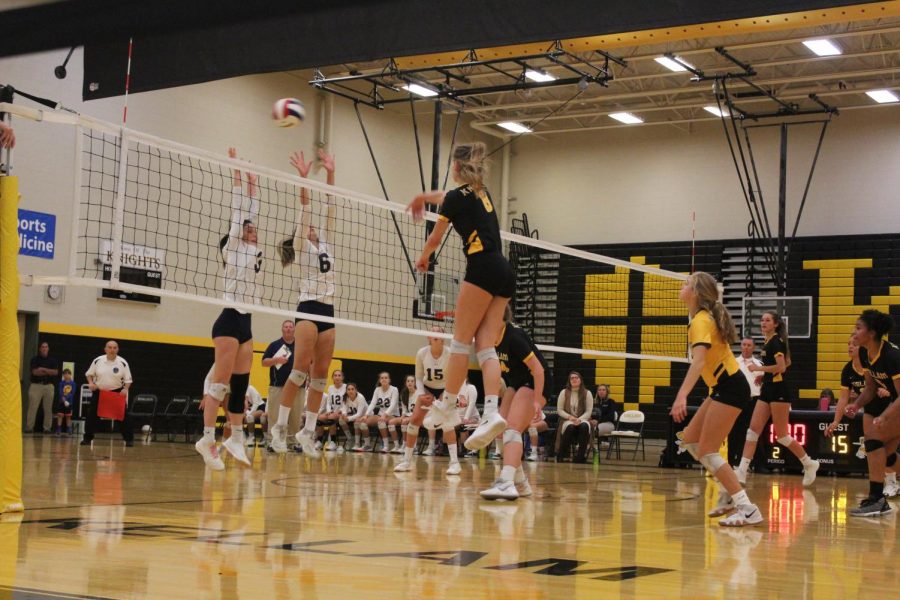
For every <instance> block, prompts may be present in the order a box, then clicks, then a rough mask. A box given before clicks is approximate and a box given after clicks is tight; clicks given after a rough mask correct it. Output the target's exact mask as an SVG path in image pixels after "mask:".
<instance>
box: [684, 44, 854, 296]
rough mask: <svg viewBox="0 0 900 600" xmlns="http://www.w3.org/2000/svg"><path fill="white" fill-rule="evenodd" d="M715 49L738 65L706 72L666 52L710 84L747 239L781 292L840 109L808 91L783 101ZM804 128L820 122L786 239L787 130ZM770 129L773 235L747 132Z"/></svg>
mask: <svg viewBox="0 0 900 600" xmlns="http://www.w3.org/2000/svg"><path fill="white" fill-rule="evenodd" d="M716 52H717V53H718V54H719V55H720V56H722V57H723V58H724V59H726V60H727V61H728V62H730V63H731V65H732V66H734V67H737V69H735V70H732V71H729V72H726V73H720V74H716V75H707V74H706V73H704V72H703V71H702V70H700V69H697V68H696V67H694V66H692V65H689V64H687V63H685V62H683V61H682V60H680V59H679V58H678V57H677V56H674V55H673V54H667V55H666V56H667V57H668V58H670V59H671V60H673V61H675V62H677V63H678V64H680V65H681V66H682V67H684V68H685V69H686V70H688V71H690V72H691V73H692V74H693V77H692V78H691V80H692V81H694V82H710V81H711V82H713V94H714V95H715V98H716V106H717V110H718V113H719V117H720V118H721V121H722V128H723V130H724V132H725V139H726V141H727V142H728V148H729V150H730V152H731V158H732V161H733V163H734V167H735V171H736V172H737V176H738V181H739V182H740V186H741V192H742V193H743V195H744V202H745V204H746V206H747V211H748V212H749V214H750V222H749V224H748V226H747V232H748V236H749V237H750V239H751V247H752V248H755V247H756V246H761V247H762V252H761V254H759V255H760V256H761V257H762V259H763V261H764V266H765V269H766V270H767V271H768V276H769V278H770V282H771V283H774V284H775V288H776V293H777V294H778V295H781V296H783V295H784V294H785V293H786V289H787V265H786V263H787V252H788V245H789V242H790V241H793V239H794V238H795V237H796V236H797V229H798V227H799V226H800V218H801V217H802V216H803V209H804V207H805V206H806V200H807V197H808V196H809V188H810V185H811V184H812V179H813V175H814V173H815V170H816V164H817V163H818V160H819V153H820V151H821V150H822V142H823V141H824V139H825V133H826V131H827V129H828V125H829V123H831V120H832V118H833V117H836V116H838V115H839V111H838V109H837V108H836V107H833V106H830V105H828V104H826V103H825V102H823V101H822V100H821V99H820V98H819V97H818V96H816V95H815V94H809V95H808V96H807V99H806V101H804V102H802V103H798V102H790V101H786V100H783V99H781V98H779V97H778V95H777V94H776V93H775V92H773V91H771V90H768V89H766V88H764V87H762V86H760V85H757V84H756V83H755V82H754V81H753V78H754V77H755V76H756V74H757V73H756V70H755V69H754V68H753V67H752V66H751V65H750V64H748V63H746V62H743V61H741V60H740V59H738V58H737V57H735V56H734V55H732V54H731V53H729V52H728V50H726V49H725V48H723V47H721V46H720V47H718V48H716ZM747 88H750V93H747ZM748 97H752V99H753V101H754V102H764V104H763V110H750V109H748V108H747V99H748ZM802 126H818V127H819V128H820V129H819V137H818V141H817V143H816V150H815V153H814V155H813V159H812V163H811V165H810V167H809V173H808V174H807V177H806V184H805V186H804V189H803V196H802V198H801V200H800V208H799V210H798V211H797V218H796V220H795V221H794V227H793V230H792V232H791V234H790V239H788V235H787V223H786V212H787V159H788V133H789V130H790V129H791V128H792V127H802ZM768 128H777V129H778V130H779V149H778V153H779V175H778V207H777V208H778V210H777V213H776V219H777V231H776V232H775V233H773V231H772V225H771V222H770V219H769V214H768V210H767V206H766V201H765V197H764V195H763V190H762V184H761V183H760V178H759V171H758V168H757V162H756V155H755V152H754V147H753V143H752V139H751V131H753V130H754V129H768ZM755 255H756V253H755V252H754V253H753V254H751V258H752V257H753V256H755ZM751 267H752V265H751ZM747 283H748V289H749V291H750V293H751V294H752V293H753V291H754V288H755V282H754V270H753V269H752V268H751V269H749V272H748V282H747Z"/></svg>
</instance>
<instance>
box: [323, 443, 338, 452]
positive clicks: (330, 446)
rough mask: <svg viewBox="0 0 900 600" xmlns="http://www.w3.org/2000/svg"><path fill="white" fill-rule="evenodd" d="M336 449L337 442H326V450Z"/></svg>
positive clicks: (332, 450)
mask: <svg viewBox="0 0 900 600" xmlns="http://www.w3.org/2000/svg"><path fill="white" fill-rule="evenodd" d="M336 449H337V444H335V443H334V442H328V443H327V444H325V451H326V452H334V451H335V450H336Z"/></svg>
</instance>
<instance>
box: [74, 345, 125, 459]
mask: <svg viewBox="0 0 900 600" xmlns="http://www.w3.org/2000/svg"><path fill="white" fill-rule="evenodd" d="M105 350H106V354H102V355H100V356H98V357H97V358H95V359H94V361H93V362H92V363H91V367H90V368H89V369H88V370H87V373H85V376H86V377H87V381H88V386H89V387H90V388H91V392H93V394H94V397H93V398H92V401H91V406H90V408H89V409H88V414H87V420H86V422H85V426H84V439H82V440H81V445H82V446H89V445H90V444H91V442H92V441H93V440H94V432H96V431H97V407H98V405H99V404H100V394H99V392H98V390H102V391H111V392H119V393H120V394H122V396H124V397H125V417H124V418H123V419H122V439H124V440H125V445H126V446H129V447H130V446H134V433H133V432H132V431H131V420H130V419H129V417H128V388H130V387H131V369H130V368H129V367H128V363H127V362H126V361H125V359H124V358H122V357H121V356H119V344H118V343H117V342H116V341H115V340H109V341H108V342H106V348H105Z"/></svg>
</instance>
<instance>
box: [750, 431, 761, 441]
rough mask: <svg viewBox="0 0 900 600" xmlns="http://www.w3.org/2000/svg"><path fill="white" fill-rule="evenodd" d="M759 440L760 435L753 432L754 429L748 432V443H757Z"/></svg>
mask: <svg viewBox="0 0 900 600" xmlns="http://www.w3.org/2000/svg"><path fill="white" fill-rule="evenodd" d="M758 440H759V434H758V433H756V432H755V431H753V430H752V429H748V430H747V441H748V442H756V441H758Z"/></svg>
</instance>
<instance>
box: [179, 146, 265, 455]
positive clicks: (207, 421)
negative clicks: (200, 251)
mask: <svg viewBox="0 0 900 600" xmlns="http://www.w3.org/2000/svg"><path fill="white" fill-rule="evenodd" d="M228 156H229V157H230V158H236V157H237V151H236V150H235V149H234V148H229V149H228ZM246 176H247V193H246V195H245V194H244V190H243V177H242V175H241V172H240V171H239V170H237V169H234V171H233V173H232V179H233V187H232V192H231V223H230V225H229V229H228V234H227V235H225V236H224V237H223V238H222V241H221V242H220V243H219V249H220V250H221V251H222V265H223V267H224V269H225V273H224V289H225V293H224V299H225V301H226V302H229V303H236V304H259V295H258V292H257V289H256V274H257V273H259V270H260V268H261V267H262V252H260V251H259V250H258V249H257V246H256V244H257V241H258V238H257V231H256V220H257V217H258V216H259V189H258V188H257V185H256V182H257V176H256V175H255V174H253V173H247V174H246ZM212 338H213V345H214V347H215V364H214V372H213V376H212V378H211V383H210V385H209V390H208V393H207V394H206V395H205V397H204V399H203V437H202V438H201V439H200V440H198V441H197V443H196V444H195V445H194V447H195V448H196V449H197V452H199V453H200V456H202V457H203V460H204V462H206V465H207V466H209V467H210V468H212V469H215V470H219V471H220V470H222V469H224V468H225V466H224V465H223V464H222V460H221V459H220V458H219V453H218V450H217V448H216V417H217V416H218V412H219V404H221V403H222V401H223V400H224V399H225V395H226V394H228V393H229V392H231V397H230V398H229V400H228V405H227V408H228V420H229V422H230V423H231V424H232V426H233V435H232V436H231V437H230V438H228V439H227V440H225V442H223V444H222V446H223V447H224V448H225V449H226V450H228V452H229V453H230V454H231V455H232V456H234V458H235V460H237V461H238V462H241V463H244V464H245V465H247V466H250V461H249V460H248V459H247V453H246V452H245V450H244V440H243V437H244V430H243V429H242V428H241V423H242V421H243V419H244V395H245V394H246V392H247V386H249V385H250V367H251V365H252V362H253V333H252V332H251V327H250V313H248V312H246V311H245V310H242V309H239V308H225V309H224V310H222V312H221V314H220V315H219V318H218V319H216V322H215V323H214V324H213V328H212Z"/></svg>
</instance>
